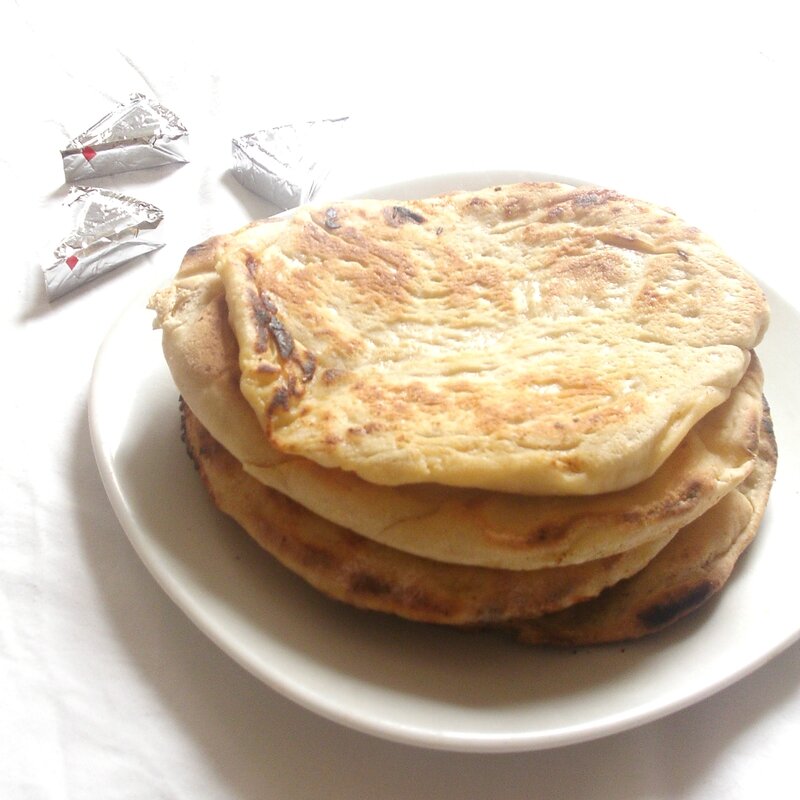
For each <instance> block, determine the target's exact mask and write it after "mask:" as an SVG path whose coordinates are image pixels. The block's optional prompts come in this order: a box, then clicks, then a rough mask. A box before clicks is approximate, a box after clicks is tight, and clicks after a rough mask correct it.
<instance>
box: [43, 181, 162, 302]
mask: <svg viewBox="0 0 800 800" xmlns="http://www.w3.org/2000/svg"><path fill="white" fill-rule="evenodd" d="M64 208H65V210H66V214H67V218H68V220H69V223H68V224H70V232H69V234H68V235H67V236H66V238H64V239H62V240H61V242H60V243H59V244H58V246H57V247H56V249H55V251H54V252H53V258H52V261H51V262H50V263H49V264H47V265H44V266H43V267H42V271H43V272H44V280H45V286H46V288H47V297H48V299H49V300H51V301H52V300H55V299H56V298H59V297H62V296H63V295H65V294H67V293H68V292H71V291H72V290H73V289H77V288H78V287H79V286H82V285H83V284H85V283H88V282H89V281H91V280H94V279H95V278H97V277H99V276H100V275H103V274H104V273H106V272H109V271H110V270H112V269H114V268H115V267H118V266H119V265H120V264H124V263H126V262H128V261H130V260H131V259H133V258H136V257H137V256H141V255H144V254H145V253H150V252H152V251H153V250H158V249H159V248H161V247H163V246H164V243H163V242H159V241H157V240H156V237H154V236H153V234H152V233H150V231H152V230H153V229H155V228H157V227H158V225H159V223H160V222H161V220H162V219H163V218H164V214H163V213H162V211H161V210H160V209H158V208H156V207H155V206H154V205H151V204H150V203H145V202H143V201H141V200H136V199H135V198H133V197H127V196H126V195H122V194H116V193H115V192H109V191H107V190H106V189H98V188H96V187H86V186H74V187H72V188H71V189H70V191H69V194H68V195H67V199H66V201H65V202H64Z"/></svg>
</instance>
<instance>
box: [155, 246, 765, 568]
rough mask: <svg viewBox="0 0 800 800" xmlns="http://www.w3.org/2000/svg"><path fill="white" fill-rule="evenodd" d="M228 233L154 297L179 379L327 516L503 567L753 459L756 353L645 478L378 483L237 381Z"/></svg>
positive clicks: (559, 547)
mask: <svg viewBox="0 0 800 800" xmlns="http://www.w3.org/2000/svg"><path fill="white" fill-rule="evenodd" d="M221 246H222V244H221V242H220V239H215V240H211V241H209V242H207V243H206V244H204V245H202V246H199V247H197V248H193V249H192V250H191V251H190V252H189V254H187V257H186V259H185V260H184V263H183V265H182V267H181V270H180V273H179V275H178V277H177V278H176V280H175V281H174V282H173V283H172V284H171V285H170V286H169V287H167V288H166V289H165V290H164V291H163V292H161V293H160V294H158V295H157V296H156V297H155V298H154V300H153V304H154V306H155V307H156V309H157V311H158V320H159V324H160V325H161V327H162V330H163V344H164V352H165V355H166V359H167V362H168V364H169V366H170V369H171V371H172V375H173V377H174V379H175V382H176V384H177V386H178V388H179V390H180V392H181V393H182V394H183V396H184V397H185V398H186V399H187V402H188V403H189V405H190V406H191V407H192V408H193V410H194V411H195V413H196V414H197V415H198V416H199V417H200V419H201V420H202V422H203V424H204V425H205V427H206V428H208V429H209V430H210V431H211V433H212V435H213V436H214V437H215V438H216V439H218V440H219V441H220V442H221V443H222V444H223V445H224V446H225V447H226V448H227V449H228V450H230V451H231V452H232V453H233V454H234V455H235V457H236V458H237V459H238V460H239V461H241V462H242V463H243V464H244V466H245V469H246V470H247V471H248V472H249V473H250V474H251V475H254V476H256V477H257V478H258V479H259V480H260V481H262V482H263V483H265V484H267V485H269V486H272V487H273V488H276V489H278V490H279V491H281V492H282V493H284V494H286V495H288V496H290V497H291V498H293V499H294V500H296V501H297V502H299V503H300V504H301V505H304V506H306V507H308V508H309V509H310V510H311V511H314V512H315V513H317V514H319V515H320V516H323V517H325V518H326V519H329V520H330V521H332V522H334V523H336V524H338V525H341V526H342V527H345V528H349V529H351V530H354V531H356V532H357V533H359V534H361V535H363V536H366V537H367V538H371V539H373V540H374V541H377V542H380V543H382V544H386V545H388V546H391V547H394V548H396V549H400V550H404V551H406V552H410V553H413V554H416V555H420V556H423V557H426V558H432V559H436V560H441V561H445V562H451V563H462V564H473V565H478V566H486V567H495V568H505V569H540V568H544V567H552V566H556V565H559V564H570V563H579V562H582V561H591V560H596V559H599V558H603V557H606V556H610V555H613V554H615V553H619V552H623V551H625V550H629V549H630V548H631V547H634V546H636V545H640V544H643V543H645V542H647V541H650V540H653V539H657V538H659V537H664V536H667V535H669V534H670V533H674V532H675V531H676V530H677V529H678V528H680V527H682V526H684V525H686V524H688V523H689V522H690V521H691V520H692V519H694V518H695V517H697V516H699V515H700V514H701V513H703V511H705V510H706V509H707V508H709V507H711V506H712V505H714V504H715V503H716V502H717V501H718V500H719V499H720V498H721V497H722V496H724V495H725V494H726V493H727V492H729V491H730V490H731V489H732V488H734V487H735V486H736V485H737V484H738V483H739V482H741V481H742V480H744V478H745V477H746V476H747V474H748V473H749V471H750V470H751V469H752V466H753V463H754V452H755V448H756V446H757V432H758V428H759V422H760V415H761V388H762V382H763V377H762V374H761V370H760V365H759V364H758V361H757V359H755V358H753V359H752V361H751V364H750V366H749V368H748V371H747V373H746V375H745V377H744V378H743V380H742V381H741V382H740V383H739V385H738V386H737V388H736V389H735V391H734V392H733V395H732V396H731V397H730V399H729V400H728V401H726V402H725V403H723V404H722V405H721V406H719V407H717V408H716V409H714V410H713V411H712V412H710V414H708V415H707V416H706V417H705V418H704V419H703V420H701V422H699V423H698V424H697V425H696V426H695V427H694V428H693V429H692V430H691V431H690V433H689V434H688V435H687V436H686V437H684V439H683V441H682V442H681V444H680V445H679V446H678V447H677V448H676V449H675V451H674V452H673V453H672V455H671V456H670V457H669V459H668V460H667V462H666V463H665V464H664V465H663V466H662V468H661V469H659V470H658V471H657V472H656V474H655V475H653V476H652V477H651V478H649V479H648V480H646V481H644V482H643V483H641V484H639V485H637V486H634V487H631V488H630V489H626V490H623V491H621V492H615V493H609V494H603V495H594V496H588V497H577V498H573V497H560V496H559V497H531V496H522V495H512V494H508V493H495V492H486V491H481V490H474V489H463V488H457V487H447V486H437V485H434V484H418V485H411V486H398V487H389V486H383V485H378V484H371V483H369V482H367V481H365V480H363V479H362V478H359V477H358V476H357V475H355V474H354V473H352V472H346V471H344V470H339V469H328V468H325V467H321V466H319V465H318V464H316V463H315V462H313V461H311V460H309V459H304V458H300V457H295V456H286V455H284V454H282V453H280V452H278V451H277V450H275V449H274V448H273V447H271V445H270V443H269V442H268V440H267V438H266V437H265V436H264V435H263V433H262V432H261V430H260V428H259V426H258V423H257V421H256V417H255V414H254V413H253V411H252V409H251V408H250V406H249V404H248V403H247V402H246V401H245V400H244V398H243V396H242V395H241V392H240V391H239V377H240V373H239V367H238V345H237V342H236V340H235V337H234V336H233V333H232V332H231V330H230V327H229V325H228V322H227V313H228V312H227V305H226V302H225V297H224V293H223V285H222V283H221V281H220V279H219V277H218V276H217V275H216V273H215V271H214V268H213V265H214V263H215V261H216V260H217V257H218V250H219V248H220V247H221Z"/></svg>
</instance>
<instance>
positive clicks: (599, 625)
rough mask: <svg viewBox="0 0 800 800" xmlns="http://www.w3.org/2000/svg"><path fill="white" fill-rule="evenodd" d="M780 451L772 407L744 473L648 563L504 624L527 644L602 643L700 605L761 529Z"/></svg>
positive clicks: (657, 626)
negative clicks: (599, 590) (587, 596)
mask: <svg viewBox="0 0 800 800" xmlns="http://www.w3.org/2000/svg"><path fill="white" fill-rule="evenodd" d="M777 457H778V453H777V447H776V444H775V435H774V432H773V430H772V422H771V418H770V416H769V410H768V409H767V410H766V412H765V415H764V421H763V425H762V431H761V441H760V446H759V453H758V461H757V462H756V467H755V469H754V470H753V472H752V473H751V474H750V476H749V477H748V478H747V480H746V481H745V482H744V483H743V484H741V485H740V486H739V487H738V488H737V489H736V490H735V491H733V492H731V493H730V494H729V495H726V496H725V497H724V498H723V499H722V500H721V501H720V502H719V503H718V504H717V505H716V506H714V507H713V508H712V509H711V510H710V511H707V512H706V513H705V514H704V515H703V516H702V517H700V519H698V520H697V521H695V522H694V523H692V524H691V525H689V526H688V527H687V528H684V529H683V530H682V531H680V533H678V534H677V535H676V536H675V538H674V539H673V540H672V541H671V542H670V543H669V545H667V546H666V547H665V548H664V549H663V550H662V551H661V552H660V553H659V554H658V555H657V556H656V557H655V558H654V559H653V560H652V561H651V562H650V563H649V564H648V565H647V567H646V568H645V569H644V570H642V571H641V572H640V573H638V574H636V575H634V576H633V577H631V578H629V579H627V580H625V581H622V582H620V583H618V584H616V585H615V586H613V587H611V588H610V589H608V590H607V591H606V592H604V593H603V594H601V595H600V596H599V597H597V598H595V599H593V600H591V601H589V602H586V603H581V604H580V605H575V606H572V607H571V608H568V609H565V610H563V611H560V612H558V613H555V614H550V615H547V616H545V617H541V618H539V619H535V620H520V621H517V622H515V623H513V624H512V625H511V626H510V627H509V628H507V630H511V631H512V632H514V633H515V634H516V635H517V636H518V637H519V639H520V640H521V641H523V642H527V643H530V644H561V645H589V644H603V643H608V642H617V641H622V640H625V639H635V638H639V637H641V636H645V635H647V634H650V633H654V632H656V631H658V630H661V629H662V628H665V627H666V626H667V625H670V624H672V623H673V622H675V621H676V620H678V619H680V618H681V617H684V616H686V615H687V614H689V613H690V612H691V611H694V610H695V609H697V608H699V607H700V606H701V605H702V604H703V603H705V602H706V601H707V600H708V599H709V598H711V597H712V596H713V595H714V594H716V593H717V592H718V591H719V590H720V589H721V588H722V587H723V586H724V585H725V583H726V582H727V580H728V578H729V577H730V575H731V573H732V571H733V568H734V567H735V565H736V562H737V560H738V559H739V557H740V556H741V554H742V553H743V552H744V550H745V549H746V548H747V546H748V545H749V544H750V543H751V542H752V540H753V538H754V537H755V535H756V533H757V532H758V528H759V525H760V524H761V520H762V517H763V515H764V511H765V509H766V506H767V500H768V499H769V493H770V489H771V487H772V481H773V478H774V476H775V468H776V464H777Z"/></svg>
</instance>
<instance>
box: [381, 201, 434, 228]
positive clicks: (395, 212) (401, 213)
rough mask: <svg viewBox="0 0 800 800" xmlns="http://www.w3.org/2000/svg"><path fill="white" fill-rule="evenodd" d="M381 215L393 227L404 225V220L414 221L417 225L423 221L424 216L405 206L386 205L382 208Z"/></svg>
mask: <svg viewBox="0 0 800 800" xmlns="http://www.w3.org/2000/svg"><path fill="white" fill-rule="evenodd" d="M383 217H384V219H385V220H386V222H387V223H389V225H391V226H392V227H393V228H397V227H399V226H400V225H405V223H406V222H414V223H416V224H417V225H421V224H422V223H423V222H425V217H423V216H422V214H419V213H417V212H416V211H412V210H411V209H410V208H406V207H405V206H387V207H386V208H384V209H383Z"/></svg>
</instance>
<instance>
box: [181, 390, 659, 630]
mask: <svg viewBox="0 0 800 800" xmlns="http://www.w3.org/2000/svg"><path fill="white" fill-rule="evenodd" d="M182 418H183V431H184V440H185V442H186V446H187V449H188V451H189V453H190V455H191V457H192V459H193V460H194V462H195V465H196V466H197V468H198V470H199V472H200V475H201V477H202V480H203V483H204V485H205V487H206V490H207V491H208V493H209V495H210V496H211V498H212V499H213V501H214V503H215V505H216V506H217V507H218V508H219V509H220V510H221V511H223V512H224V513H226V514H228V515H229V516H230V517H232V518H233V519H234V520H236V522H238V523H239V524H240V525H241V526H242V528H244V530H246V531H247V532H248V533H249V534H250V535H251V536H252V537H253V538H254V539H255V540H256V541H257V542H258V543H259V544H260V545H261V546H262V547H263V548H264V549H265V550H266V551H267V552H269V553H270V554H272V555H273V556H274V557H275V558H277V559H278V560H279V561H280V562H281V563H282V564H284V566H286V567H288V568H289V569H291V570H292V571H293V572H295V573H296V574H298V575H299V576H301V577H302V578H303V579H304V580H306V581H307V582H308V583H310V584H311V585H312V586H314V587H315V588H317V589H318V590H320V591H322V592H324V593H325V594H327V595H328V596H330V597H332V598H334V599H336V600H341V601H343V602H346V603H349V604H350V605H354V606H357V607H359V608H365V609H370V610H373V611H383V612H386V613H391V614H395V615H397V616H401V617H404V618H406V619H411V620H415V621H422V622H436V623H442V624H449V625H476V624H487V623H493V622H498V621H502V620H508V619H513V618H515V617H520V616H526V617H532V616H536V615H538V614H543V613H547V612H551V611H555V610H558V609H562V608H566V607H567V606H569V605H571V604H572V603H575V602H578V601H582V600H586V599H587V598H591V597H595V596H596V595H597V594H598V593H599V592H600V591H601V590H602V589H604V588H605V587H607V586H611V585H613V584H614V583H616V582H617V581H619V580H621V579H622V578H625V577H628V576H630V575H633V574H635V573H636V572H638V571H639V570H640V569H642V568H643V567H644V566H645V565H646V564H647V563H648V562H649V561H650V560H651V559H652V558H653V556H655V555H656V553H658V552H659V551H660V550H661V549H662V548H663V547H664V545H666V544H667V542H668V541H669V539H670V537H669V536H667V537H662V538H661V539H657V540H655V541H652V542H648V543H646V544H644V545H640V546H639V547H637V548H634V549H632V550H630V551H628V552H626V553H621V554H619V555H615V556H610V557H608V558H605V559H601V560H599V561H596V562H589V563H585V564H579V565H575V566H568V567H555V568H552V569H541V570H526V571H511V570H497V569H485V568H481V567H465V566H456V565H452V564H444V563H442V562H438V561H431V560H429V559H425V558H420V557H418V556H413V555H409V554H408V553H403V552H401V551H399V550H394V549H392V548H390V547H385V546H384V545H380V544H378V543H376V542H372V541H370V540H369V539H365V538H364V537H362V536H358V535H357V534H355V533H353V532H352V531H348V530H346V529H344V528H342V527H340V526H337V525H334V524H332V523H330V522H328V521H327V520H325V519H322V518H321V517H319V516H317V515H316V514H313V513H312V512H310V511H308V510H307V509H305V508H303V507H302V506H300V505H298V504H297V503H295V502H293V501H292V500H290V499H289V498H287V497H284V496H283V495H281V494H280V493H278V492H276V491H274V490H272V489H269V488H268V487H266V486H264V485H263V484H261V483H259V482H258V481H256V480H255V479H254V478H252V477H251V476H249V475H247V473H245V472H244V470H243V469H242V466H241V464H240V463H239V462H238V461H237V460H236V459H235V458H234V457H233V456H232V455H231V454H230V453H228V451H227V450H225V448H224V447H222V445H221V444H219V442H217V441H216V440H215V439H214V438H213V437H212V436H211V435H210V434H209V433H208V431H207V430H206V429H205V428H204V427H203V426H202V424H201V423H200V421H199V420H198V418H197V417H196V416H195V415H194V414H193V413H192V412H191V409H189V407H188V406H186V405H185V404H184V405H183V406H182Z"/></svg>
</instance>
